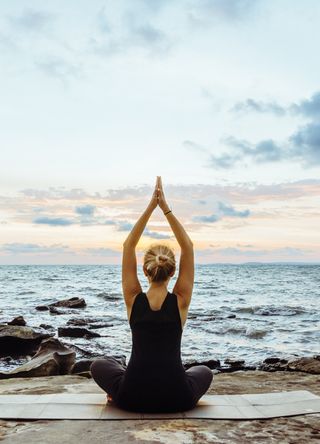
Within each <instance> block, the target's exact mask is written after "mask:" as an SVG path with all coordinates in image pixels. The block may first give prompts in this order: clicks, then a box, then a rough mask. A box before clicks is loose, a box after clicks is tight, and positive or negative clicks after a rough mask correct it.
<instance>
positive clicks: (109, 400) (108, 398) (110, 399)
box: [107, 394, 113, 404]
mask: <svg viewBox="0 0 320 444" xmlns="http://www.w3.org/2000/svg"><path fill="white" fill-rule="evenodd" d="M107 402H108V404H113V399H112V396H111V395H109V394H107Z"/></svg>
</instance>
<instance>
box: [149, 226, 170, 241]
mask: <svg viewBox="0 0 320 444" xmlns="http://www.w3.org/2000/svg"><path fill="white" fill-rule="evenodd" d="M143 234H144V235H145V236H148V237H151V238H153V239H172V236H170V235H168V234H163V233H158V232H157V231H150V230H149V229H148V228H145V230H144V231H143Z"/></svg>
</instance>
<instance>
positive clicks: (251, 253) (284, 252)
mask: <svg viewBox="0 0 320 444" xmlns="http://www.w3.org/2000/svg"><path fill="white" fill-rule="evenodd" d="M243 247H245V246H243ZM248 247H253V246H248ZM207 250H208V251H207ZM201 251H202V250H200V252H201ZM210 251H211V254H213V255H220V256H248V257H258V256H273V257H276V256H289V257H290V256H291V257H292V256H302V255H306V254H308V253H312V250H308V249H302V248H295V247H282V248H274V249H269V250H266V249H255V250H243V249H241V248H236V247H226V248H216V249H211V250H210V249H206V254H210Z"/></svg>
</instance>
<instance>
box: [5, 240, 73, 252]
mask: <svg viewBox="0 0 320 444" xmlns="http://www.w3.org/2000/svg"><path fill="white" fill-rule="evenodd" d="M0 251H3V252H5V253H10V254H33V253H37V254H39V253H46V254H47V253H50V254H56V253H66V252H70V248H69V247H68V246H67V245H60V244H53V245H50V246H45V245H39V244H31V243H30V244H28V243H18V242H14V243H6V244H3V245H1V246H0Z"/></svg>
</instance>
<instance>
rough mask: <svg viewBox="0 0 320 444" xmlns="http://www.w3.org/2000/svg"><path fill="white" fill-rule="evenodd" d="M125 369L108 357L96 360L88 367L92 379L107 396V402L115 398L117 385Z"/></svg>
mask: <svg viewBox="0 0 320 444" xmlns="http://www.w3.org/2000/svg"><path fill="white" fill-rule="evenodd" d="M125 371H126V367H125V366H124V365H122V364H120V362H118V361H117V360H116V359H115V358H114V357H112V356H110V357H108V358H106V359H97V360H95V361H93V362H92V364H91V365H90V372H91V375H92V378H93V379H94V380H95V382H96V383H97V384H98V386H99V387H101V388H102V390H104V391H105V392H106V393H107V394H108V401H112V400H113V398H115V397H116V396H117V393H118V388H119V384H120V382H121V379H122V376H123V374H124V373H125Z"/></svg>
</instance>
